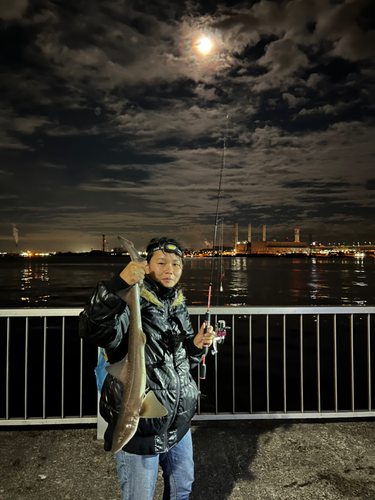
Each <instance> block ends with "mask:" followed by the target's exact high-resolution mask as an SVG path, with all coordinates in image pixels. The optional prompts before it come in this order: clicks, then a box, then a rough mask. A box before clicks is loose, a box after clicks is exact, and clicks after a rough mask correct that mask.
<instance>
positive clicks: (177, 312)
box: [79, 275, 202, 455]
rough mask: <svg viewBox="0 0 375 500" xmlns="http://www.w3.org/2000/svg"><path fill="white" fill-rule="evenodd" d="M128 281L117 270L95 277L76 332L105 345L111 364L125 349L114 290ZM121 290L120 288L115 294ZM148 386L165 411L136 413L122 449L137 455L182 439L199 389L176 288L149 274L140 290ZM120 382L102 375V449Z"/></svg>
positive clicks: (123, 320)
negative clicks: (152, 414) (158, 415)
mask: <svg viewBox="0 0 375 500" xmlns="http://www.w3.org/2000/svg"><path fill="white" fill-rule="evenodd" d="M126 288H129V286H128V285H127V284H126V283H125V281H123V280H122V279H121V278H120V277H119V276H118V275H115V276H113V278H112V279H111V280H110V281H107V282H100V283H99V284H98V285H97V287H96V289H95V290H94V293H93V295H92V297H91V299H90V301H89V302H88V303H87V304H86V306H85V309H84V311H82V313H81V314H80V330H79V334H80V337H82V338H84V339H88V340H90V341H92V342H94V343H95V344H96V345H98V346H100V347H103V348H105V350H106V353H107V356H108V360H109V362H110V363H114V362H116V361H119V360H121V359H122V358H123V357H124V356H125V355H126V353H127V347H128V336H127V331H128V327H129V309H128V307H127V305H126V302H124V301H123V300H122V299H121V298H120V297H119V296H118V295H117V293H120V292H123V291H124V289H126ZM120 295H121V293H120ZM141 297H142V301H141V315H142V326H143V332H144V333H145V335H146V345H145V358H146V374H147V387H149V388H150V389H152V390H153V391H154V393H155V395H156V397H157V398H158V399H159V401H160V402H161V403H162V405H163V406H164V407H165V408H166V409H167V410H168V414H167V415H166V416H165V417H162V418H152V419H149V418H140V419H139V424H138V429H137V432H136V434H135V435H134V436H133V438H132V439H131V440H130V441H129V443H127V444H126V445H125V446H124V448H123V449H124V450H125V451H128V452H130V453H135V454H139V455H145V454H147V455H149V454H155V453H164V452H166V451H168V450H169V449H170V448H171V447H172V446H174V445H175V444H176V443H178V442H179V441H180V439H182V437H183V436H184V435H185V434H186V432H187V431H188V429H189V428H190V422H191V419H192V418H193V416H194V413H195V410H196V404H197V399H198V389H197V386H196V383H195V381H194V380H193V378H192V376H191V374H190V370H191V368H193V367H194V366H196V365H197V364H198V363H199V362H200V360H201V358H202V350H201V349H198V348H197V347H196V346H195V345H194V343H193V338H194V336H195V334H194V331H193V328H192V325H191V322H190V318H189V314H188V311H187V308H186V305H185V303H184V297H183V295H182V292H181V290H178V289H175V288H164V287H163V286H159V285H158V284H157V283H156V282H155V281H153V280H152V279H151V278H150V277H148V276H146V278H145V280H144V290H143V292H142V293H141ZM121 398H122V384H121V382H119V381H118V380H117V379H116V378H114V377H112V376H111V375H110V374H108V375H107V377H106V379H105V381H104V385H103V388H102V392H101V399H100V413H101V415H102V416H103V418H104V420H106V422H108V428H107V430H106V432H105V435H104V439H105V444H104V448H105V449H106V450H110V449H111V445H112V437H113V431H114V428H115V425H116V421H117V417H118V413H119V410H120V407H121Z"/></svg>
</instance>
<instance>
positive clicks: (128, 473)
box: [115, 430, 194, 500]
mask: <svg viewBox="0 0 375 500" xmlns="http://www.w3.org/2000/svg"><path fill="white" fill-rule="evenodd" d="M115 456H116V461H117V472H118V475H119V477H120V483H121V490H122V500H152V498H153V496H154V491H155V484H156V478H157V474H158V464H159V463H160V466H161V468H162V470H163V478H164V495H163V500H188V498H189V495H190V492H191V486H192V484H193V481H194V462H193V446H192V441H191V432H190V430H189V431H188V432H187V433H186V434H185V436H184V437H183V438H182V439H181V441H180V442H179V443H178V444H176V446H174V447H173V448H172V449H170V450H169V451H168V452H166V453H161V454H160V455H134V454H132V453H127V452H126V451H122V450H121V451H119V452H118V453H116V455H115Z"/></svg>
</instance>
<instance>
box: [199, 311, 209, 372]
mask: <svg viewBox="0 0 375 500" xmlns="http://www.w3.org/2000/svg"><path fill="white" fill-rule="evenodd" d="M204 321H205V323H206V325H205V329H204V331H205V333H206V332H207V329H208V327H209V326H210V321H211V313H210V311H209V310H208V309H207V312H206V316H205V318H204ZM208 349H209V346H208V345H203V347H202V352H203V360H202V365H201V369H200V378H201V379H205V378H206V373H207V366H206V356H207V354H208Z"/></svg>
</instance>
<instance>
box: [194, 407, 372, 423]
mask: <svg viewBox="0 0 375 500" xmlns="http://www.w3.org/2000/svg"><path fill="white" fill-rule="evenodd" d="M374 416H375V410H374V411H355V412H351V411H339V412H328V411H327V412H320V413H318V412H313V411H312V412H307V411H305V412H303V413H298V412H290V413H289V412H286V413H284V412H269V413H218V414H214V413H204V414H202V415H195V416H194V417H193V421H194V420H195V421H204V420H270V419H283V420H284V419H297V420H302V419H320V418H340V419H342V418H368V417H374Z"/></svg>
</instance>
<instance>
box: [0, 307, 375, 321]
mask: <svg viewBox="0 0 375 500" xmlns="http://www.w3.org/2000/svg"><path fill="white" fill-rule="evenodd" d="M82 309H83V307H82V308H80V309H77V308H61V309H59V308H54V309H52V308H45V309H44V308H38V309H0V317H5V318H6V317H21V318H24V317H27V316H29V317H41V318H43V317H47V316H67V317H69V316H71V317H73V316H78V315H79V313H80V312H81V311H82ZM188 311H189V313H190V314H201V315H204V314H205V313H206V312H207V308H206V307H204V306H188ZM210 311H211V313H212V314H220V315H235V316H239V315H240V316H242V315H248V314H254V315H278V314H279V315H283V314H314V315H317V314H375V306H255V307H250V306H233V307H231V306H223V307H220V306H212V307H211V308H210Z"/></svg>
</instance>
